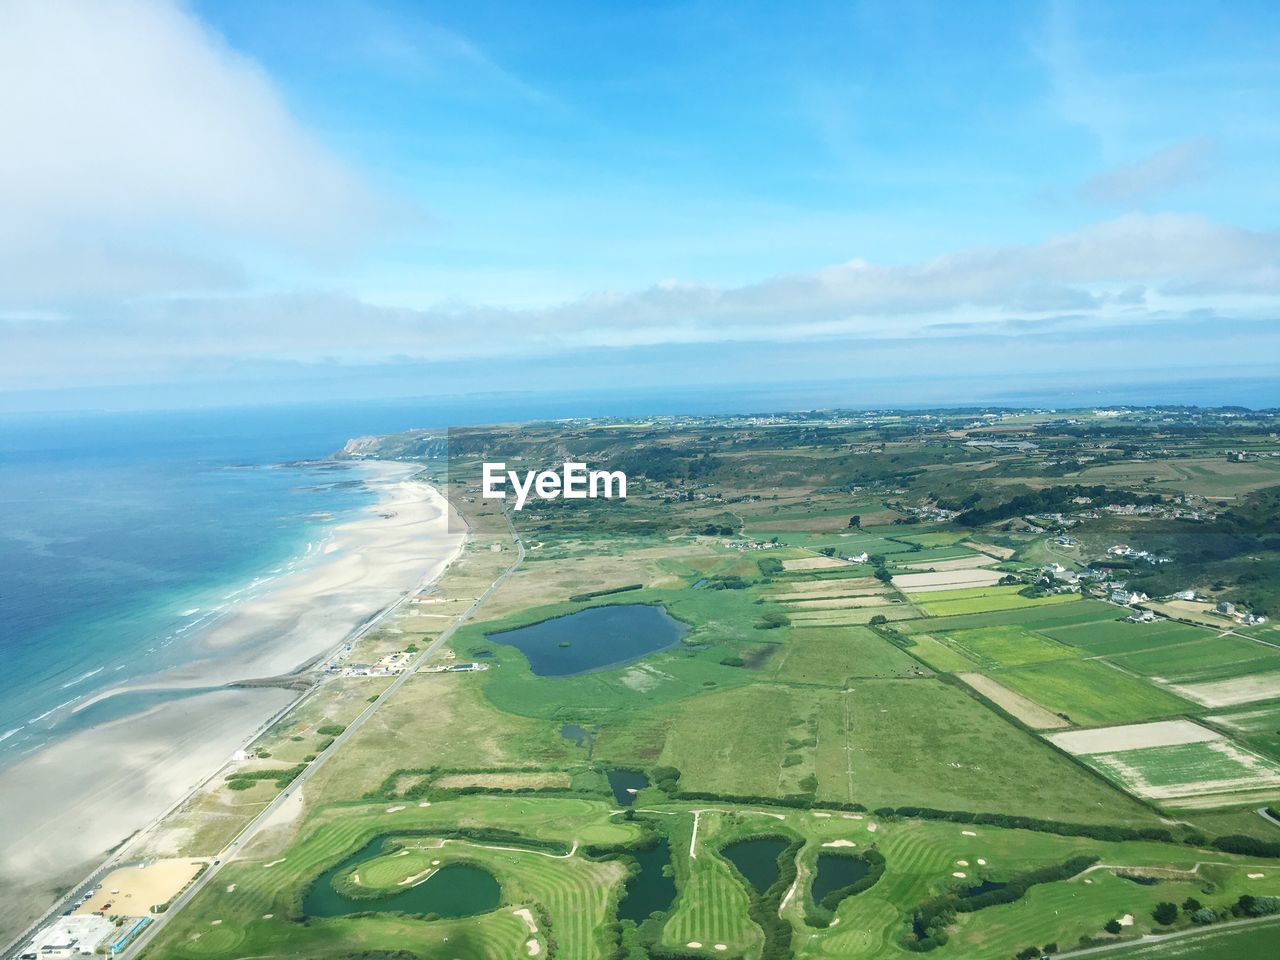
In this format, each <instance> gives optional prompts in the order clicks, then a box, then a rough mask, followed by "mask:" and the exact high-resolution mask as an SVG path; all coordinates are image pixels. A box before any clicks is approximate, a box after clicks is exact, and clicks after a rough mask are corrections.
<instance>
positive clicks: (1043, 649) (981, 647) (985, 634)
mask: <svg viewBox="0 0 1280 960" xmlns="http://www.w3.org/2000/svg"><path fill="white" fill-rule="evenodd" d="M942 639H945V640H946V641H947V642H949V643H951V644H953V645H955V646H956V647H959V648H960V649H961V650H962V651H964V652H965V653H967V654H968V655H969V656H971V657H973V658H974V659H975V660H977V661H978V662H979V663H981V664H982V665H983V666H985V667H1016V666H1022V665H1023V664H1027V663H1042V662H1045V661H1049V660H1066V659H1070V658H1072V657H1077V656H1079V655H1080V654H1079V652H1078V651H1077V650H1074V649H1073V648H1071V647H1068V646H1066V645H1064V644H1061V643H1057V642H1056V641H1053V640H1046V639H1045V638H1044V637H1041V636H1037V635H1036V634H1034V633H1031V632H1030V631H1028V630H1024V629H1023V628H1022V627H1015V626H1009V627H985V628H980V629H974V630H956V631H953V632H952V633H947V634H943V635H942Z"/></svg>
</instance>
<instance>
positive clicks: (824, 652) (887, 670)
mask: <svg viewBox="0 0 1280 960" xmlns="http://www.w3.org/2000/svg"><path fill="white" fill-rule="evenodd" d="M774 661H775V666H774V671H773V676H774V677H775V679H778V680H787V681H792V682H795V683H816V684H822V685H824V686H844V684H845V683H846V682H847V681H848V680H849V679H850V678H853V677H905V676H908V675H910V674H912V673H914V672H916V671H918V670H919V664H917V663H916V661H915V660H913V659H912V658H911V657H909V656H907V654H905V653H903V652H902V651H901V650H899V649H898V648H897V647H895V646H894V645H893V644H891V643H889V642H888V641H887V640H884V639H883V638H881V637H879V636H877V635H876V634H875V633H872V632H871V631H870V630H868V629H867V628H866V627H856V626H855V627H810V628H806V629H803V630H793V631H792V632H791V639H790V640H789V641H788V643H787V644H786V646H785V647H784V648H783V649H782V651H781V652H779V653H778V655H777V656H775V657H774Z"/></svg>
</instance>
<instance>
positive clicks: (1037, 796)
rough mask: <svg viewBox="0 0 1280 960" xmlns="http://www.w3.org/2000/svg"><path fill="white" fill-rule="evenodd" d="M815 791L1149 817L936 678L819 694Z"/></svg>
mask: <svg viewBox="0 0 1280 960" xmlns="http://www.w3.org/2000/svg"><path fill="white" fill-rule="evenodd" d="M817 740H818V743H817V747H816V750H817V759H818V763H817V773H818V796H819V798H820V799H831V800H841V801H856V802H858V803H862V804H864V805H865V806H867V807H869V808H872V809H874V808H875V807H878V806H884V805H887V806H900V805H905V804H917V805H920V806H929V807H938V808H941V809H946V810H999V811H1003V812H1007V813H1016V814H1020V815H1025V816H1033V817H1047V818H1050V819H1061V820H1075V821H1080V822H1085V821H1091V820H1092V821H1096V820H1098V819H1102V820H1105V821H1107V822H1122V821H1141V822H1150V821H1151V816H1152V815H1151V814H1150V813H1149V812H1148V811H1146V810H1145V809H1143V808H1142V807H1140V806H1139V805H1137V804H1135V803H1133V802H1132V801H1130V800H1128V799H1127V798H1125V797H1123V796H1122V795H1121V794H1119V793H1118V792H1116V791H1115V790H1112V789H1111V788H1109V787H1107V786H1106V785H1105V784H1103V783H1101V782H1100V781H1099V780H1097V779H1096V778H1095V777H1093V776H1090V775H1089V774H1088V773H1086V772H1084V771H1082V770H1080V769H1079V767H1077V766H1076V765H1075V764H1074V763H1072V762H1071V761H1070V760H1068V759H1066V758H1065V757H1063V756H1061V755H1059V754H1058V753H1056V752H1054V751H1053V750H1050V749H1048V748H1047V747H1046V746H1045V744H1044V743H1042V742H1041V741H1040V740H1039V739H1038V738H1036V737H1034V736H1032V735H1030V734H1028V733H1024V732H1023V731H1021V730H1019V729H1017V728H1016V727H1014V726H1013V725H1011V724H1010V723H1008V722H1007V721H1005V720H1003V719H1001V718H999V717H997V716H996V715H995V714H993V713H992V712H991V711H990V710H988V709H987V708H986V707H984V706H983V705H982V704H980V703H979V702H978V701H976V700H975V699H974V698H973V697H971V696H969V694H968V693H966V692H965V691H963V690H961V689H959V688H957V687H955V686H952V685H951V684H949V683H944V682H942V681H939V680H865V681H859V682H856V683H854V684H852V689H851V691H850V692H848V693H835V692H832V693H829V694H826V695H825V696H824V697H823V700H822V711H821V714H820V722H819V726H818V732H817Z"/></svg>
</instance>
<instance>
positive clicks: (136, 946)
mask: <svg viewBox="0 0 1280 960" xmlns="http://www.w3.org/2000/svg"><path fill="white" fill-rule="evenodd" d="M506 521H507V526H508V527H509V528H510V530H511V538H512V540H513V541H514V542H515V545H516V549H517V554H516V559H515V560H514V561H513V562H512V564H511V565H510V566H509V567H507V569H506V570H504V571H503V572H502V573H501V575H499V577H498V579H496V580H494V581H493V583H491V584H490V585H489V587H488V589H486V590H485V591H484V593H482V594H480V596H478V597H477V598H476V599H475V600H474V601H473V602H472V604H471V606H469V607H467V609H466V610H465V611H464V612H463V613H462V615H461V616H459V617H458V619H456V620H454V621H453V623H452V624H450V625H449V627H448V629H446V630H445V631H444V633H442V634H440V636H438V637H437V638H436V639H435V640H433V641H432V642H431V643H430V644H429V645H428V646H427V647H426V649H424V650H423V651H422V652H421V653H420V654H419V655H418V657H417V659H415V660H414V661H413V663H412V664H411V665H410V666H409V668H408V669H407V670H405V671H404V672H403V673H401V674H400V675H399V676H398V677H396V678H395V680H393V681H392V683H391V685H390V686H389V687H387V689H386V690H384V691H382V693H381V694H379V696H378V699H377V700H375V701H374V702H373V703H371V704H369V706H368V707H366V708H365V710H364V712H363V713H361V714H360V716H358V717H357V718H356V719H355V720H353V721H352V722H351V723H350V724H349V725H348V726H347V728H346V729H345V730H343V731H342V733H340V734H338V736H337V737H335V738H334V741H333V743H331V744H330V745H329V747H328V749H326V750H325V751H324V752H323V753H321V754H320V755H319V756H317V757H316V758H315V759H314V760H313V761H311V763H309V764H308V765H307V767H306V769H305V770H303V771H302V772H301V773H300V774H298V776H297V777H296V778H295V779H294V781H293V782H292V783H291V784H289V787H288V789H287V790H285V791H284V792H283V793H281V794H279V795H278V796H277V797H276V798H275V799H274V800H272V801H271V803H269V804H268V805H267V807H266V808H265V809H264V810H263V811H262V812H261V813H260V814H258V816H256V817H255V818H254V819H253V820H252V821H251V822H250V823H249V825H248V826H247V827H245V828H244V829H243V830H242V831H240V834H239V835H238V836H237V837H236V838H235V839H234V840H232V841H231V842H230V843H229V844H227V846H226V847H225V848H223V850H222V852H221V853H220V854H218V855H217V858H216V859H215V860H214V862H213V863H212V864H210V866H209V869H208V870H206V871H205V872H204V873H203V874H201V875H200V877H199V878H198V879H197V880H196V882H195V883H193V884H192V885H191V886H190V887H188V888H187V889H186V890H185V891H183V893H182V894H181V896H179V897H178V899H177V900H175V901H174V902H173V905H172V906H171V907H170V908H169V909H168V910H167V911H165V912H164V913H163V914H161V915H160V916H159V917H158V918H157V919H156V921H155V922H154V923H153V924H151V925H150V926H149V927H148V928H147V929H146V930H145V931H143V932H142V933H141V934H139V936H138V938H137V939H136V940H135V941H134V942H133V943H132V944H130V945H129V946H128V947H127V948H126V949H125V951H124V952H123V953H122V954H121V956H130V957H136V956H138V955H140V954H141V953H142V951H143V949H144V948H145V947H146V945H147V944H148V943H149V942H150V941H151V940H152V939H153V938H154V937H155V936H156V934H158V933H159V932H160V931H161V930H162V929H164V927H165V925H166V924H167V923H168V922H169V920H171V919H172V918H173V916H174V915H175V914H177V913H178V912H179V911H180V910H181V909H182V908H183V907H185V906H186V905H187V904H188V903H190V902H191V900H192V898H194V897H195V896H196V895H197V894H198V893H199V892H200V891H201V890H203V889H204V888H205V887H206V886H208V885H209V883H211V882H212V881H213V879H214V878H215V877H216V876H217V875H218V873H219V872H220V871H221V870H222V868H223V867H224V866H226V864H227V863H228V861H230V860H231V859H232V858H233V857H234V856H235V855H236V854H237V853H239V852H240V851H241V850H242V849H244V847H245V846H247V845H248V844H249V842H250V841H251V840H253V838H254V837H256V836H257V835H258V833H259V832H260V831H261V830H262V828H263V826H265V825H266V824H267V823H268V822H269V821H270V820H271V817H272V816H273V815H274V814H275V813H276V811H278V810H279V809H280V808H281V807H282V806H283V805H284V804H285V803H286V802H287V801H288V800H289V798H290V797H291V796H292V795H293V792H294V791H295V790H299V789H301V788H302V786H303V784H305V783H306V782H307V781H308V780H310V779H311V777H313V776H314V775H315V773H316V771H317V770H319V769H320V768H321V767H323V766H324V764H325V763H326V762H327V761H328V760H329V758H330V757H332V756H333V755H334V753H336V752H337V751H338V750H339V749H341V747H342V745H343V744H344V743H346V742H347V741H348V740H349V739H350V738H351V737H352V736H354V735H355V733H356V731H357V730H359V729H360V728H361V727H362V726H364V725H365V723H367V722H368V720H369V718H370V717H372V716H373V715H374V714H375V713H377V712H378V709H379V708H380V707H382V705H383V704H384V703H386V702H387V700H389V699H390V698H391V697H392V696H394V695H395V693H396V691H397V690H399V689H400V688H401V687H402V686H404V684H405V682H406V681H408V679H409V677H410V676H412V675H413V674H414V673H416V672H417V670H418V667H420V666H421V665H422V664H423V663H424V662H425V661H426V660H427V658H428V657H430V656H431V655H432V654H434V653H435V652H436V651H437V650H439V649H440V648H441V647H442V646H443V645H444V644H445V643H447V642H448V640H449V638H450V637H452V636H453V635H454V633H455V632H457V630H458V628H459V627H461V626H462V625H463V624H464V623H466V622H467V621H468V620H470V619H471V617H472V615H473V614H474V613H475V612H476V610H477V609H479V607H480V605H481V604H482V603H484V602H485V600H487V599H488V598H489V597H490V596H491V595H492V594H493V592H494V591H495V590H497V589H498V588H499V587H500V586H502V584H503V583H505V582H506V580H507V578H508V577H510V576H511V574H513V573H515V571H516V568H517V567H519V566H520V564H521V563H522V562H524V541H523V540H522V539H521V537H520V534H519V533H518V532H517V531H516V528H515V525H514V524H513V523H512V522H511V516H510V515H509V514H508V515H507V516H506ZM402 602H403V598H402V600H401V601H398V602H397V603H395V604H393V605H392V606H391V607H388V608H387V609H386V610H385V611H384V612H383V614H382V616H379V617H377V618H376V619H375V620H373V621H370V623H368V624H366V625H365V627H363V628H362V629H361V631H360V634H363V633H364V632H365V631H367V630H368V629H369V628H371V627H372V626H373V625H374V624H375V623H377V622H380V621H381V620H382V619H384V618H385V617H386V616H388V615H389V614H391V613H392V612H393V611H394V610H395V609H396V608H397V607H398V606H399V605H400V603H402ZM360 634H357V638H358V636H359V635H360Z"/></svg>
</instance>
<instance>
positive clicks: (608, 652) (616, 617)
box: [489, 603, 689, 677]
mask: <svg viewBox="0 0 1280 960" xmlns="http://www.w3.org/2000/svg"><path fill="white" fill-rule="evenodd" d="M688 631H689V628H688V627H687V626H685V625H684V624H683V623H681V622H680V621H679V620H677V619H675V618H674V617H673V616H671V614H669V613H667V611H665V610H663V609H662V608H661V607H655V606H653V605H651V604H645V603H620V604H614V605H611V606H603V607H589V608H588V609H586V610H579V611H578V612H577V613H570V614H566V615H565V616H563V617H555V618H553V619H551V620H544V621H542V623H534V624H530V625H529V626H527V627H519V628H517V629H515V630H505V631H503V632H501V633H491V634H489V639H490V640H492V641H494V642H495V643H509V644H510V645H511V646H513V647H515V648H516V649H517V650H519V651H520V652H521V653H523V654H524V655H525V658H526V659H527V660H528V661H529V669H531V670H532V671H533V672H534V673H536V674H537V675H538V676H540V677H568V676H573V675H574V674H579V673H589V672H591V671H592V670H605V669H608V668H609V667H616V666H617V665H618V664H621V663H626V662H627V661H629V660H636V659H638V658H640V657H643V656H645V655H646V654H649V653H653V652H654V651H656V650H662V649H664V648H666V647H670V646H674V645H675V644H677V643H679V642H680V638H681V637H683V636H684V635H685V634H686V633H687V632H688Z"/></svg>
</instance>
